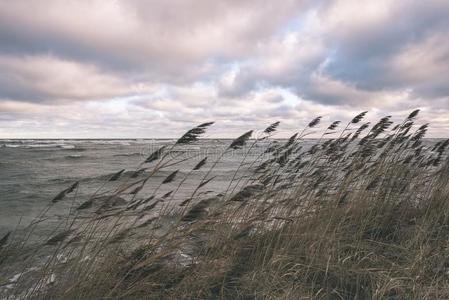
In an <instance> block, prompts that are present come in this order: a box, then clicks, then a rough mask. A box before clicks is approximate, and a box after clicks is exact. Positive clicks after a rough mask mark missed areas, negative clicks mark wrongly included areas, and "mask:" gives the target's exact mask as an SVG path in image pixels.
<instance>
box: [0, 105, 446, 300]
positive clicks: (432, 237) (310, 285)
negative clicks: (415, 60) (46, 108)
mask: <svg viewBox="0 0 449 300" xmlns="http://www.w3.org/2000/svg"><path fill="white" fill-rule="evenodd" d="M418 112H419V111H418V110H416V111H413V112H412V113H411V114H410V115H409V116H408V117H407V118H406V119H405V120H403V121H402V122H401V123H399V124H393V122H392V121H391V117H390V116H386V117H384V118H382V119H381V120H380V121H379V122H378V123H376V124H374V125H373V126H371V125H370V124H369V123H363V120H364V117H365V115H366V112H362V113H360V114H359V115H357V116H355V117H354V118H353V119H352V120H350V121H349V122H347V124H345V123H343V126H342V123H341V122H339V121H335V122H333V123H331V124H330V125H328V126H326V127H325V128H326V129H325V130H324V132H323V133H322V135H321V137H320V138H319V139H317V140H314V144H313V145H312V146H310V147H305V146H304V138H305V137H306V136H308V135H309V134H310V133H311V132H313V131H316V130H317V129H316V128H317V127H318V126H319V125H320V122H321V118H320V117H318V118H315V119H313V120H312V121H310V122H309V123H308V124H307V126H305V128H303V129H302V130H300V131H299V132H298V133H295V134H294V135H292V136H291V138H289V139H288V140H286V141H283V142H279V141H273V140H272V136H273V135H274V134H275V133H276V131H277V129H278V126H279V122H276V123H273V124H271V125H270V126H268V127H267V128H266V129H265V130H261V131H260V134H259V135H257V136H254V132H253V131H248V132H246V133H244V134H243V135H241V136H239V137H238V138H236V139H235V140H233V141H232V142H230V144H229V145H228V146H227V147H226V148H225V150H224V152H223V153H222V154H221V155H220V156H219V157H218V159H216V160H212V159H210V158H207V157H193V158H189V159H191V160H192V163H193V165H192V166H193V167H192V170H191V171H190V172H188V173H186V174H183V173H181V172H179V170H177V169H176V170H174V171H171V172H169V173H168V175H167V176H166V177H165V178H162V179H161V178H160V177H157V178H156V177H155V175H156V174H158V173H159V172H160V171H161V170H165V168H167V166H176V165H177V164H179V163H180V162H183V161H185V158H184V157H183V156H181V155H178V154H176V153H175V152H174V150H176V148H177V147H180V146H182V145H186V144H192V143H195V142H196V141H197V140H198V139H199V138H200V137H201V135H202V134H204V133H205V132H206V130H207V129H208V128H209V126H211V125H212V122H210V123H204V124H201V125H199V126H197V127H195V128H193V129H191V130H189V131H188V132H187V133H186V134H184V135H183V136H182V137H181V138H179V139H178V140H177V141H175V142H174V143H173V144H172V145H166V146H164V147H162V148H160V149H158V150H156V151H155V152H153V153H152V154H150V155H149V156H148V158H146V159H145V160H144V161H143V162H142V164H141V165H139V166H138V167H137V168H136V169H135V170H134V172H132V175H131V176H128V177H126V178H125V173H126V172H125V170H121V171H119V172H117V173H115V174H112V175H111V176H110V177H109V178H108V179H107V181H106V183H107V184H114V186H113V188H109V189H106V190H105V186H107V187H110V185H107V184H106V183H105V186H102V187H100V188H99V189H98V191H97V192H96V193H95V194H93V195H92V196H91V198H90V199H87V201H86V202H84V203H82V204H81V205H79V206H78V209H73V210H71V214H70V215H69V216H68V217H67V218H66V219H65V220H63V224H61V226H59V228H58V229H57V231H55V233H54V234H53V235H52V236H50V237H49V238H48V240H46V241H43V242H42V247H47V248H48V247H52V248H51V249H52V255H50V256H49V257H47V258H46V260H45V264H44V265H43V267H41V268H40V269H39V271H37V272H36V276H35V277H33V280H31V281H30V280H26V278H25V277H26V276H25V275H23V276H22V275H21V276H20V278H19V279H18V280H17V281H16V282H15V283H14V285H13V287H11V288H10V289H9V290H8V291H7V293H8V295H10V296H13V295H15V296H17V295H20V296H22V297H26V298H37V299H39V298H42V299H109V298H112V299H448V298H449V159H448V156H447V153H446V152H447V148H448V147H449V140H443V141H440V142H438V143H436V144H431V143H429V142H427V141H425V140H423V138H424V136H425V133H426V131H427V127H428V125H427V124H424V125H422V126H418V125H415V119H416V117H417V115H418ZM340 127H341V128H342V129H340V130H339V128H340ZM251 138H252V139H251ZM260 143H263V144H264V145H267V146H266V148H264V149H265V150H264V152H263V153H260V154H259V155H256V156H253V155H250V153H252V152H251V151H252V150H253V149H254V148H255V147H256V146H257V145H258V144H260ZM230 151H241V152H242V155H241V157H242V159H241V163H240V166H239V167H238V168H237V169H236V170H235V172H234V173H233V175H232V176H231V177H230V178H229V183H228V186H226V189H225V191H224V192H221V193H211V192H210V191H207V190H206V188H207V186H208V184H209V183H210V182H211V181H213V180H214V175H213V174H214V172H213V170H214V168H215V167H216V166H217V165H218V164H219V163H220V162H221V158H222V157H223V155H225V154H226V153H229V152H230ZM241 169H249V170H250V173H245V174H244V176H242V175H241V172H239V171H240V170H241ZM200 171H201V172H202V173H201V174H202V175H203V176H199V177H195V178H198V180H197V182H196V185H195V187H194V188H193V191H192V192H191V194H190V195H191V196H190V197H186V198H185V199H183V200H182V201H174V200H173V199H174V198H173V197H174V196H175V195H176V194H177V193H179V191H181V190H182V189H183V188H185V187H186V185H189V187H191V185H192V177H193V176H192V175H193V173H194V172H200ZM149 180H159V181H160V184H159V185H158V187H157V188H155V189H154V191H153V192H152V194H149V195H144V194H142V191H143V187H144V186H145V184H147V182H148V181H149ZM80 185H81V184H80V183H78V182H77V183H74V184H73V185H71V186H70V187H68V188H67V189H65V190H63V191H62V192H61V193H59V194H58V195H57V196H56V197H55V198H54V199H53V200H52V201H49V205H48V207H47V208H45V210H44V211H43V212H42V213H41V214H40V215H39V216H38V217H37V218H36V220H35V221H34V222H33V223H32V224H30V225H29V226H28V228H27V234H24V235H22V236H20V237H19V238H16V239H14V233H11V234H7V235H6V236H5V237H2V238H0V267H2V266H7V265H8V262H9V261H10V260H12V259H13V257H14V256H20V255H22V254H21V252H20V251H21V250H23V251H25V249H27V248H26V244H27V241H28V239H29V237H30V235H31V234H32V231H33V230H34V228H35V226H37V224H39V222H41V221H42V220H44V219H45V215H46V213H47V212H48V210H50V209H51V207H52V206H53V205H58V204H57V203H59V202H61V201H75V200H76V193H77V189H78V188H79V186H80ZM161 186H172V187H171V188H170V191H169V192H165V193H162V192H159V190H160V187H161ZM99 198H102V199H103V200H104V201H103V202H102V204H101V205H98V204H97V203H96V202H97V201H98V199H99ZM120 200H122V201H120ZM156 210H157V213H155V211H156ZM85 211H89V212H85ZM86 216H87V217H86ZM37 252H38V250H36V251H35V252H33V253H32V254H30V253H28V254H26V255H25V254H23V257H24V258H25V261H28V260H29V261H31V260H32V257H33V255H37V254H36V253H37ZM60 257H64V262H61V261H60ZM0 284H1V282H0Z"/></svg>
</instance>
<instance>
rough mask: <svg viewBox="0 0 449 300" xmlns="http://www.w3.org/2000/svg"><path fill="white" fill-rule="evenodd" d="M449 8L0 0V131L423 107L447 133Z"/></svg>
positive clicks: (226, 124)
mask: <svg viewBox="0 0 449 300" xmlns="http://www.w3.org/2000/svg"><path fill="white" fill-rule="evenodd" d="M448 20H449V4H448V2H447V1H444V0H429V1H413V0H400V1H389V0H379V1H368V0H363V1H360V0H336V1H328V0H321V1H309V0H286V1H280V2H279V1H277V2H275V1H262V2H261V1H256V0H250V1H243V2H242V1H234V0H217V1H209V0H174V1H156V0H154V1H144V0H128V1H124V0H115V1H112V0H111V1H100V0H91V1H56V0H43V1H38V0H31V1H24V0H17V1H3V0H0V137H1V136H6V135H8V136H10V135H21V134H24V133H23V130H27V134H30V135H33V134H34V135H39V136H44V135H45V136H72V137H73V136H77V135H79V136H88V135H92V136H93V135H95V136H98V137H100V136H101V135H103V136H111V135H114V136H120V135H121V136H123V137H126V136H133V137H139V136H160V137H163V136H176V135H177V134H179V133H182V131H183V130H185V129H188V128H189V127H190V126H192V125H193V124H194V123H198V122H201V121H209V120H216V121H218V122H217V125H216V126H214V129H215V130H216V135H217V136H225V135H226V136H232V135H233V134H238V133H240V132H242V131H244V129H246V128H248V127H251V128H253V127H254V128H264V127H265V126H266V125H267V123H270V122H272V121H275V120H278V119H279V120H281V121H282V122H283V123H282V124H284V126H285V127H284V128H288V129H289V130H295V129H297V128H299V127H301V126H303V125H304V124H306V123H307V122H308V121H309V120H310V119H311V118H313V117H314V116H317V115H324V117H325V118H324V121H329V122H330V121H332V119H344V118H346V119H350V118H351V117H352V115H353V114H356V113H358V112H360V111H361V110H370V111H371V112H372V116H373V119H375V118H378V117H381V116H383V115H385V114H393V115H395V114H398V116H399V117H401V116H403V115H406V114H407V113H408V112H409V110H412V109H414V108H417V107H418V108H422V109H423V121H424V120H429V121H433V122H432V123H435V130H434V131H433V132H432V134H433V135H435V136H436V135H439V136H444V135H447V131H448V130H449V88H448V87H449V77H448V76H446V73H447V69H448V68H449V42H448V40H449V30H448V28H449V21H448ZM75 124H76V128H77V129H76V130H75V129H74V128H75V126H74V125H75ZM218 124H222V125H218ZM27 126H28V127H27ZM112 128H113V130H112ZM148 128H151V131H149V130H148ZM286 134H287V133H286Z"/></svg>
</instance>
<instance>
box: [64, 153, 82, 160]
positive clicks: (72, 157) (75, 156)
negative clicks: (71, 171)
mask: <svg viewBox="0 0 449 300" xmlns="http://www.w3.org/2000/svg"><path fill="white" fill-rule="evenodd" d="M83 157H84V156H83V155H81V154H72V155H67V156H66V157H65V158H68V159H80V158H83Z"/></svg>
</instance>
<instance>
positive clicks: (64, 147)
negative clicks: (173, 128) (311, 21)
mask: <svg viewBox="0 0 449 300" xmlns="http://www.w3.org/2000/svg"><path fill="white" fill-rule="evenodd" d="M230 142H231V140H224V139H220V140H218V139H204V140H200V141H197V142H195V143H194V144H191V145H182V146H176V147H175V148H173V150H172V151H171V152H170V153H171V154H170V156H169V157H167V158H166V159H167V160H171V162H170V163H169V164H168V165H167V166H166V167H164V168H163V169H162V170H161V171H159V172H157V173H156V174H155V175H154V176H152V178H151V180H149V181H148V183H147V185H146V186H145V189H144V190H142V191H141V192H139V197H145V196H146V197H148V195H152V193H153V192H154V191H155V190H156V189H157V195H156V196H161V195H164V194H165V193H168V192H170V191H173V190H175V189H176V188H177V186H178V184H179V183H180V182H181V181H182V180H183V179H184V178H185V177H186V176H187V175H188V178H187V179H186V180H185V181H184V182H183V185H182V186H181V187H180V188H179V190H178V191H177V192H176V194H174V195H173V197H170V200H171V201H183V200H185V199H186V198H187V197H189V196H190V195H191V193H192V191H193V190H194V188H195V187H196V186H197V184H198V183H199V181H200V180H201V179H202V178H203V177H204V176H205V175H206V173H207V172H208V171H209V168H210V167H211V165H212V164H213V163H214V162H215V161H216V160H218V159H219V162H218V163H217V164H216V165H215V166H214V168H213V171H212V172H211V173H210V174H208V177H207V178H210V177H214V178H213V180H211V181H210V182H209V183H208V184H207V186H205V187H204V188H202V191H203V192H212V191H213V192H214V193H217V192H220V191H225V190H226V189H227V188H228V184H229V179H230V178H232V177H233V176H234V173H235V172H236V170H237V169H238V166H239V165H240V164H241V162H242V160H244V161H245V162H246V163H244V166H243V167H240V169H239V173H238V176H243V175H242V174H243V173H244V172H245V170H248V169H249V167H248V166H250V165H251V161H253V160H254V159H256V158H260V157H261V155H263V152H264V150H265V148H264V146H263V145H262V146H261V145H260V143H258V144H257V145H256V146H254V147H252V148H251V150H250V153H251V154H250V155H247V154H246V153H248V148H244V149H240V150H237V151H228V152H226V153H225V155H222V153H223V151H224V150H225V149H226V148H227V147H228V146H229V143H230ZM173 143H174V140H170V139H159V140H150V139H115V140H109V139H104V140H98V139H97V140H82V139H76V140H73V139H72V140H68V139H61V140H42V139H35V140H31V139H27V140H12V139H10V140H5V139H4V140H0V237H1V236H3V234H5V233H7V232H9V231H13V230H15V229H17V228H23V227H24V226H27V225H28V224H29V223H30V222H32V221H33V220H34V219H35V217H36V216H38V215H40V214H41V213H42V211H43V210H44V209H45V208H46V207H47V206H48V204H49V203H50V202H51V201H52V199H53V198H54V197H55V196H56V195H57V194H58V193H59V192H61V191H62V190H64V189H66V188H67V187H69V186H70V185H72V184H73V183H75V182H77V181H79V182H80V184H79V188H78V189H77V191H76V193H72V194H70V197H67V199H65V200H64V201H61V203H57V205H54V207H52V209H51V211H49V212H48V213H47V215H48V218H53V219H54V221H55V222H56V223H57V222H58V219H61V218H64V216H66V215H67V213H68V212H70V210H73V208H74V207H77V206H78V205H79V204H80V203H82V202H84V201H85V200H86V199H87V198H88V197H89V196H90V195H92V194H93V193H96V192H97V193H98V194H100V195H101V194H102V193H103V192H108V191H113V190H114V189H115V188H116V187H117V185H118V184H120V182H108V179H109V178H110V177H111V176H112V175H113V174H114V173H116V172H118V171H120V170H123V169H125V171H124V172H123V175H122V177H121V181H126V180H128V181H129V182H132V181H131V180H137V179H139V178H137V179H131V178H130V175H131V174H133V173H134V172H135V171H136V170H137V169H139V168H145V167H146V168H148V170H147V173H145V172H143V173H142V175H141V176H145V174H148V172H149V171H150V170H151V168H152V167H154V164H155V163H156V162H153V163H151V164H142V163H143V161H144V160H145V159H146V158H147V157H148V156H149V155H150V154H151V153H153V152H154V151H156V150H158V149H159V148H160V147H162V146H164V145H172V144H173ZM262 144H263V143H262ZM205 157H207V163H206V165H205V166H204V167H203V168H201V169H200V170H197V171H192V172H191V170H192V168H193V166H195V164H196V163H198V162H199V161H200V160H201V159H203V158H205ZM175 170H179V171H178V173H177V175H176V178H175V180H174V181H173V182H171V183H170V184H164V185H161V182H162V181H163V179H165V178H166V177H167V176H168V175H169V174H170V173H172V172H173V171H175ZM236 178H237V176H236ZM99 188H101V189H100V191H99V190H98V189H99ZM49 224H51V222H50V223H49ZM49 226H50V225H49ZM43 228H44V229H41V230H44V232H41V233H42V234H46V232H45V227H43ZM38 233H39V232H38Z"/></svg>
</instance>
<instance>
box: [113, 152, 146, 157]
mask: <svg viewBox="0 0 449 300" xmlns="http://www.w3.org/2000/svg"><path fill="white" fill-rule="evenodd" d="M113 156H114V157H121V156H124V157H131V156H142V153H140V152H133V153H123V154H114V155H113Z"/></svg>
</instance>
